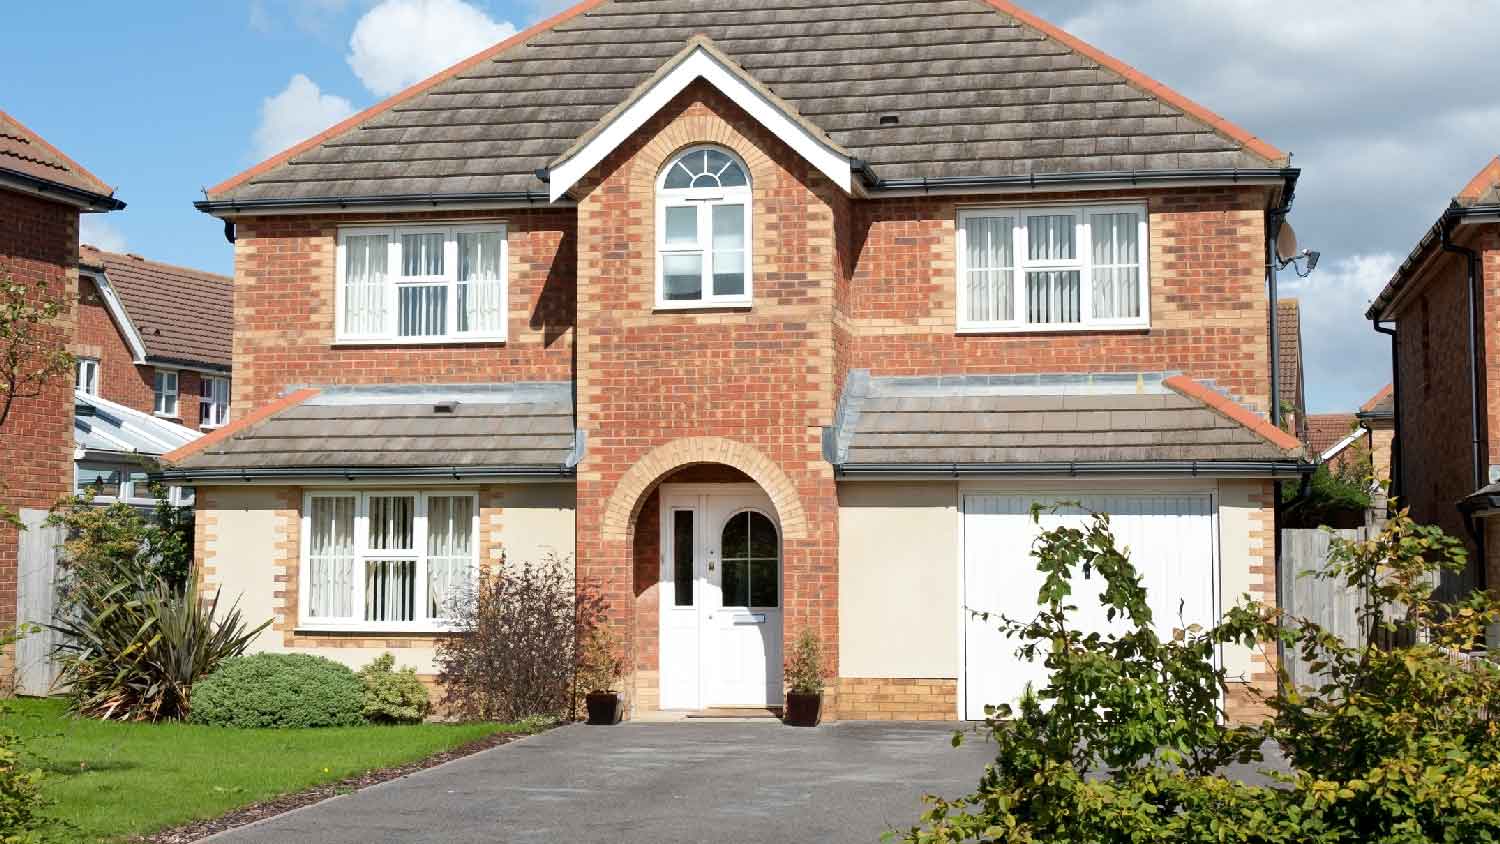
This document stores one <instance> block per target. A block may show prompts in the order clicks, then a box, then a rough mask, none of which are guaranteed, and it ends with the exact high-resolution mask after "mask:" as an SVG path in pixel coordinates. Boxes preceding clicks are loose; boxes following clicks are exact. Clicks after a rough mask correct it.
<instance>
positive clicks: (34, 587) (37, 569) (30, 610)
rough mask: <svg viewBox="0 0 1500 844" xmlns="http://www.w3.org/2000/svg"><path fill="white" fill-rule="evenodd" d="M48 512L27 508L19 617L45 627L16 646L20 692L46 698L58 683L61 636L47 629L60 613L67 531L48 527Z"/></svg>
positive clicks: (23, 519) (18, 585)
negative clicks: (61, 550)
mask: <svg viewBox="0 0 1500 844" xmlns="http://www.w3.org/2000/svg"><path fill="white" fill-rule="evenodd" d="M46 521H47V511H46V510H35V509H31V508H23V509H22V510H21V522H22V523H23V524H25V525H26V529H25V530H23V531H21V544H20V549H19V550H20V555H19V556H20V570H19V572H17V575H18V576H17V579H16V580H17V582H16V618H17V620H18V621H20V622H21V623H23V624H25V623H30V624H33V625H37V626H42V629H41V631H40V632H36V633H32V634H31V635H29V636H27V637H26V638H24V639H22V640H21V641H20V642H19V643H17V645H16V693H17V694H23V695H38V696H40V695H46V694H50V693H51V692H52V684H53V683H54V682H55V681H56V680H57V665H56V663H55V662H54V661H53V659H52V649H53V648H54V647H55V646H56V645H57V643H58V642H59V641H60V640H61V634H59V633H57V632H55V631H53V630H51V629H49V628H47V627H45V626H44V625H47V624H50V623H51V622H52V617H53V614H54V613H55V612H56V610H57V556H58V546H60V545H62V541H63V529H62V528H61V527H48V526H47V524H46Z"/></svg>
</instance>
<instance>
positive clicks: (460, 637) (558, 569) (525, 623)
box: [437, 556, 604, 721]
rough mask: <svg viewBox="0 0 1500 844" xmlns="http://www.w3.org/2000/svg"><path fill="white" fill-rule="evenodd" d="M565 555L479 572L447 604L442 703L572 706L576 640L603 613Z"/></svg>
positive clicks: (541, 711)
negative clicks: (451, 625) (473, 583)
mask: <svg viewBox="0 0 1500 844" xmlns="http://www.w3.org/2000/svg"><path fill="white" fill-rule="evenodd" d="M572 571H573V566H572V563H571V560H569V559H565V558H559V557H555V556H549V557H548V558H547V559H545V560H544V561H542V562H541V563H525V564H506V563H503V562H502V563H501V565H500V566H499V567H498V568H497V569H496V570H494V571H485V572H484V573H483V574H482V575H481V577H480V582H479V584H478V586H477V588H475V589H473V590H471V591H468V592H465V593H462V594H460V595H459V596H458V597H457V599H456V600H455V601H454V603H453V605H452V608H451V617H452V618H453V619H454V620H455V622H456V623H455V630H454V631H453V632H452V633H450V634H448V635H445V636H443V637H441V638H440V639H439V640H438V646H437V664H438V682H439V683H441V684H442V686H443V689H444V694H443V707H444V709H446V710H447V711H448V712H450V713H452V714H454V715H455V716H457V717H460V718H466V719H475V720H491V721H519V720H522V719H524V718H528V717H531V716H550V717H554V718H566V717H568V716H569V715H570V713H571V712H572V711H573V710H574V706H575V703H576V697H575V676H574V675H575V670H576V665H575V662H574V657H575V654H576V653H577V644H578V643H579V642H581V641H583V640H584V639H585V638H586V637H587V635H588V632H589V631H590V630H592V629H593V627H594V626H595V625H597V624H598V621H599V619H600V618H601V617H602V615H603V606H604V604H603V601H602V600H601V599H600V598H599V597H598V594H597V592H595V591H594V590H593V589H592V588H590V587H588V586H584V585H579V586H576V587H575V585H574V582H573V577H572Z"/></svg>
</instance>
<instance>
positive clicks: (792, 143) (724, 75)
mask: <svg viewBox="0 0 1500 844" xmlns="http://www.w3.org/2000/svg"><path fill="white" fill-rule="evenodd" d="M697 79H703V80H704V81H706V82H708V83H709V84H710V85H712V86H714V87H715V88H717V89H719V91H721V92H722V93H723V94H724V95H725V96H727V97H729V99H731V100H732V101H734V103H735V105H737V106H739V107H740V108H742V109H744V110H745V112H746V113H747V114H749V115H750V116H751V117H753V118H755V119H756V120H757V121H759V122H760V123H761V125H763V126H765V127H766V128H767V129H769V130H770V131H771V133H772V134H774V135H775V136H776V137H777V138H779V139H780V140H781V142H782V143H784V144H786V145H787V146H789V147H791V148H792V149H793V150H795V151H796V152H797V154H798V155H801V156H802V157H803V158H805V159H807V161H808V163H810V164H812V165H813V166H814V167H816V168H818V170H819V171H820V172H822V173H823V175H825V176H827V177H828V178H829V179H832V180H833V183H834V184H836V185H838V186H839V187H840V188H842V189H843V190H844V192H845V193H852V192H853V190H854V168H853V167H852V166H851V165H850V162H849V158H848V156H846V155H844V154H843V153H840V152H838V151H837V150H834V149H832V148H831V147H829V145H828V143H827V142H826V141H824V140H821V139H819V138H818V137H817V136H815V135H813V134H812V133H810V132H808V131H807V129H805V128H804V127H803V126H802V125H801V124H799V123H798V122H797V121H795V120H793V119H792V118H791V117H789V116H787V114H786V112H785V111H783V110H782V109H781V108H779V107H778V106H777V105H776V104H775V103H773V102H771V100H769V99H767V98H766V97H765V95H763V94H761V93H760V92H759V91H757V90H755V89H754V88H752V87H751V86H750V85H748V84H746V83H745V80H743V79H742V78H740V76H739V75H738V74H736V73H734V72H733V71H731V70H730V69H729V68H728V67H726V66H725V65H724V64H723V63H722V62H721V61H719V60H718V59H717V58H715V57H714V56H713V55H711V54H710V53H709V52H708V51H707V50H705V49H703V48H702V47H698V48H697V49H695V50H694V51H693V52H692V53H691V54H689V55H688V56H687V58H685V59H683V60H682V61H681V62H679V63H678V65H677V66H676V67H674V68H672V70H671V71H669V72H668V73H666V74H665V75H664V76H662V78H661V79H659V80H657V82H656V83H655V84H654V85H652V86H651V87H650V88H649V89H648V90H647V91H645V92H644V93H643V94H641V95H640V97H638V98H637V99H636V101H635V102H633V103H631V104H630V106H629V107H628V108H626V109H625V110H624V111H622V112H621V113H620V114H619V115H617V116H616V117H615V118H614V119H613V120H612V121H611V122H610V123H609V125H607V126H605V127H604V128H603V129H602V130H601V131H600V132H599V133H598V134H597V135H595V136H594V137H593V138H592V139H591V140H590V141H589V142H588V143H586V144H584V145H583V147H582V148H580V149H579V150H578V151H577V152H575V153H574V154H573V155H572V156H570V157H569V158H568V159H567V160H566V161H564V162H562V163H561V164H558V165H557V166H555V167H553V168H552V170H551V172H550V173H549V180H550V186H551V194H552V201H553V202H556V201H558V200H559V199H561V198H562V197H563V195H564V194H566V193H567V192H568V191H569V190H570V189H571V188H572V187H573V186H574V185H576V184H578V182H579V180H580V179H582V178H583V177H584V176H585V175H586V174H587V173H588V172H589V171H590V170H593V169H594V167H595V166H597V165H598V164H599V162H600V161H603V160H604V157H605V156H607V155H609V154H610V153H611V152H613V151H614V150H615V149H616V148H617V147H619V146H620V144H622V143H624V142H625V139H626V138H629V137H630V136H631V135H632V134H634V133H635V131H636V130H637V129H639V128H641V127H642V126H643V125H645V123H646V121H647V120H649V119H651V117H652V115H654V114H656V113H657V112H658V111H660V110H661V109H662V108H664V107H665V106H666V104H667V103H669V102H671V100H672V98H673V97H675V96H677V95H678V94H680V93H682V90H683V89H684V88H686V87H687V86H688V85H690V84H691V83H692V82H693V81H694V80H697Z"/></svg>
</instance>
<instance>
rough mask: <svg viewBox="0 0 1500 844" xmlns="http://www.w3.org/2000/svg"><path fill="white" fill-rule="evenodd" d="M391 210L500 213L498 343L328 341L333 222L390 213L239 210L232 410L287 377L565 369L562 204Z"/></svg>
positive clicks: (567, 231)
mask: <svg viewBox="0 0 1500 844" xmlns="http://www.w3.org/2000/svg"><path fill="white" fill-rule="evenodd" d="M400 219H401V220H403V221H408V222H423V221H429V222H435V221H439V220H453V219H464V220H504V221H505V222H506V224H507V226H508V233H507V237H508V242H509V251H510V263H509V284H510V299H509V301H510V326H509V331H508V337H509V340H508V342H506V343H484V344H449V345H421V346H402V345H386V346H380V345H374V346H372V345H360V346H334V345H333V337H334V292H335V286H334V284H335V279H334V275H335V266H334V264H335V257H336V238H337V232H338V226H339V225H354V224H367V225H368V224H379V223H382V222H389V221H390V218H371V217H369V216H354V215H345V216H339V217H329V216H319V217H311V216H309V217H276V218H250V219H246V220H244V221H242V222H241V223H240V224H239V229H238V237H237V240H236V242H235V311H234V312H235V318H234V319H235V331H234V380H233V385H232V387H231V390H232V393H233V395H232V398H231V406H230V414H231V416H232V417H234V418H238V417H240V416H243V415H244V414H246V413H248V412H250V411H251V410H253V409H255V408H256V407H259V406H260V405H263V404H265V403H267V402H269V401H271V400H273V399H275V398H277V397H278V396H279V395H280V394H281V393H282V391H283V389H285V388H286V387H287V386H288V385H292V384H323V385H327V384H379V383H418V382H422V383H459V382H470V383H473V382H493V381H561V380H567V379H568V378H569V376H570V374H571V371H572V353H573V350H572V345H573V344H572V337H571V331H572V328H573V323H574V299H573V296H574V278H575V276H574V268H575V265H576V259H575V252H574V249H575V247H574V228H573V213H572V211H571V210H569V209H545V210H537V211H531V210H525V209H522V210H508V211H494V212H485V213H480V212H467V213H447V214H442V215H437V214H416V215H412V214H409V215H404V216H402V217H401V218H400ZM195 384H196V382H195ZM194 389H196V386H195V387H194ZM194 395H196V393H194ZM194 422H195V423H196V417H194Z"/></svg>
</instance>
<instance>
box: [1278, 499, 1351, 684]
mask: <svg viewBox="0 0 1500 844" xmlns="http://www.w3.org/2000/svg"><path fill="white" fill-rule="evenodd" d="M1368 535H1369V534H1368V531H1367V529H1366V528H1356V529H1353V530H1335V531H1331V532H1330V531H1326V530H1307V529H1296V530H1283V531H1282V532H1281V560H1280V565H1279V568H1278V571H1277V573H1276V574H1277V579H1278V582H1279V583H1280V584H1281V590H1280V591H1281V600H1282V609H1284V610H1286V612H1287V613H1288V614H1290V615H1293V616H1297V617H1300V618H1307V619H1310V620H1312V621H1316V622H1317V623H1318V624H1320V625H1322V626H1323V628H1324V629H1325V630H1328V631H1330V632H1332V633H1337V634H1338V636H1339V638H1341V639H1343V640H1344V641H1345V642H1347V643H1350V644H1353V643H1356V642H1358V641H1359V640H1360V638H1361V636H1362V634H1361V632H1360V629H1359V619H1358V617H1357V615H1356V613H1357V612H1358V610H1359V606H1360V603H1361V602H1362V600H1363V595H1362V594H1360V592H1361V590H1357V589H1351V588H1349V587H1348V586H1347V585H1346V584H1344V583H1341V582H1339V581H1335V580H1324V579H1322V578H1318V577H1313V576H1312V575H1303V576H1300V577H1299V576H1298V575H1300V574H1301V573H1302V572H1306V571H1316V570H1320V569H1322V567H1323V565H1324V563H1326V562H1327V560H1328V546H1329V543H1330V541H1331V540H1332V538H1333V537H1334V536H1339V537H1342V538H1344V539H1356V540H1359V539H1365V538H1367V536H1368ZM1282 658H1283V659H1284V660H1286V666H1287V671H1288V672H1289V673H1290V674H1291V677H1292V681H1293V682H1295V683H1296V684H1297V685H1300V686H1312V685H1318V684H1319V683H1320V677H1319V676H1318V675H1317V674H1314V673H1313V672H1311V671H1309V670H1308V667H1307V666H1306V665H1305V664H1303V660H1302V658H1301V656H1300V655H1299V654H1297V653H1296V652H1295V651H1294V650H1292V649H1287V650H1286V651H1285V653H1283V654H1282Z"/></svg>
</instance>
